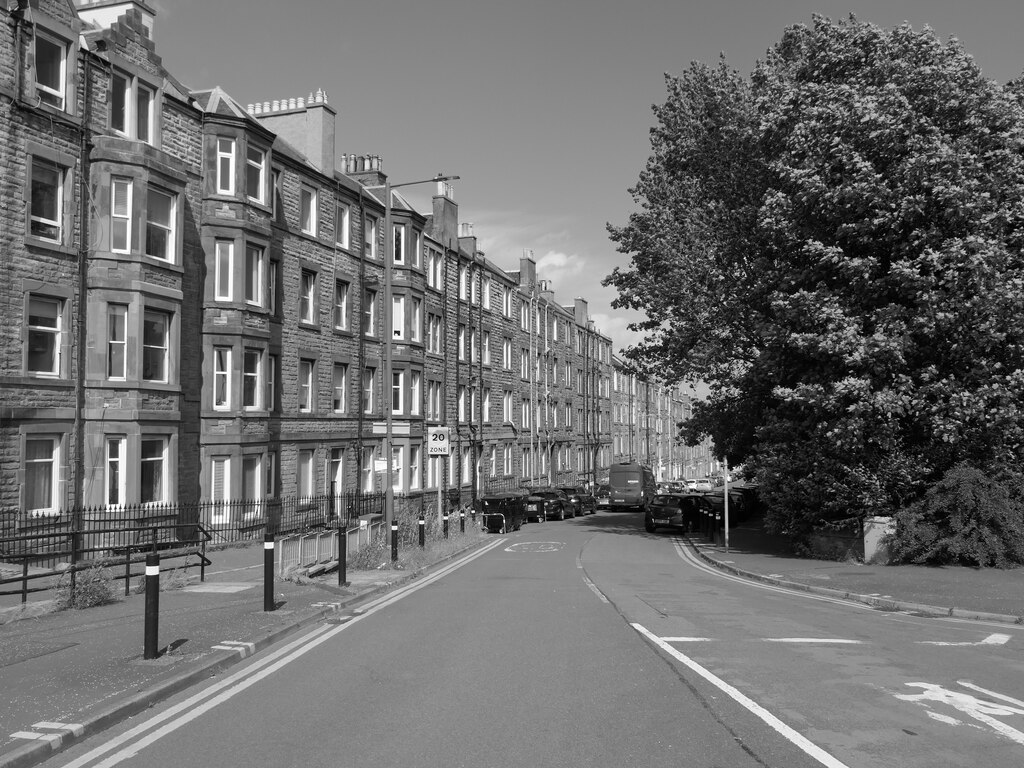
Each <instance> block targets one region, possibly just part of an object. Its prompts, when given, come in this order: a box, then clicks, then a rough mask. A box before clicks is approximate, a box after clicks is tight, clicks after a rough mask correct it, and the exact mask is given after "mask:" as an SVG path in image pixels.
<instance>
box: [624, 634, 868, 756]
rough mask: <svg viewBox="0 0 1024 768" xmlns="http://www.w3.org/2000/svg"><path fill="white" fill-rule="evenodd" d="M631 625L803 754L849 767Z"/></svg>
mask: <svg viewBox="0 0 1024 768" xmlns="http://www.w3.org/2000/svg"><path fill="white" fill-rule="evenodd" d="M631 626H632V627H633V629H635V630H636V631H637V632H639V633H640V634H641V635H642V636H643V637H646V638H647V640H648V641H649V642H650V643H652V644H653V645H656V646H657V647H658V648H660V649H661V650H662V651H664V652H665V653H667V654H668V655H670V656H671V657H672V658H674V659H675V660H676V661H678V662H680V663H681V664H683V665H685V666H686V667H688V668H689V669H691V670H692V671H694V672H696V673H697V674H698V675H700V676H701V677H703V678H704V679H705V680H707V681H708V682H709V683H711V684H712V685H714V686H715V687H716V688H718V689H719V690H720V691H722V692H723V693H725V694H726V695H727V696H729V697H730V698H731V699H733V700H734V701H736V702H737V703H738V704H740V705H741V706H742V707H744V708H745V709H747V710H748V711H749V712H751V713H752V714H754V715H756V716H757V717H758V718H760V719H761V720H762V721H764V722H765V723H766V724H767V725H768V726H769V727H770V728H772V729H773V730H774V731H776V732H777V733H778V734H780V735H781V736H783V737H785V738H786V739H788V740H789V741H790V742H792V743H793V744H794V745H795V746H796V747H798V748H799V749H801V750H802V751H803V752H804V753H806V754H807V755H809V756H810V757H813V758H814V759H815V760H817V761H818V762H819V763H821V764H822V765H824V766H826V768H849V766H848V765H846V763H843V762H841V761H840V760H838V759H836V758H835V757H833V756H832V755H830V754H829V753H828V752H826V751H825V750H823V749H822V748H821V747H819V746H818V745H817V744H815V743H814V742H812V741H810V740H809V739H808V738H806V737H805V736H803V735H801V734H800V733H799V732H797V731H796V730H794V729H793V728H791V727H790V726H788V725H786V724H785V723H784V722H782V721H781V720H780V719H779V718H777V717H776V716H775V715H773V714H772V713H771V712H769V711H768V710H766V709H765V708H764V707H762V706H761V705H760V704H758V703H757V702H755V701H754V700H753V699H751V698H749V697H748V696H746V695H745V694H743V693H741V692H740V691H739V690H737V689H736V688H734V687H733V686H731V685H729V683H727V682H725V681H724V680H722V679H721V678H720V677H718V676H717V675H715V674H714V673H712V672H711V671H709V670H707V669H705V668H704V667H702V666H701V665H700V664H698V663H697V662H696V661H694V660H693V659H691V658H690V657H689V656H686V655H685V654H683V653H680V652H679V651H677V650H676V649H675V648H673V647H672V646H671V645H669V644H668V643H666V642H665V641H664V640H662V639H661V638H659V637H657V636H656V635H655V634H654V633H652V632H650V631H649V630H648V629H646V628H645V627H643V626H642V625H640V624H635V623H634V624H632V625H631Z"/></svg>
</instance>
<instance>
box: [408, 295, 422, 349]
mask: <svg viewBox="0 0 1024 768" xmlns="http://www.w3.org/2000/svg"><path fill="white" fill-rule="evenodd" d="M411 302H412V311H411V312H410V313H409V338H410V339H411V340H412V341H422V340H423V330H422V329H423V299H418V298H416V297H415V296H414V297H412V299H411Z"/></svg>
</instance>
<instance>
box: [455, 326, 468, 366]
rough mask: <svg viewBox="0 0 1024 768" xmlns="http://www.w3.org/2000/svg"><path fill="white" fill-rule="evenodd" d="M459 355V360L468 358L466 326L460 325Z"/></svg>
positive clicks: (458, 337)
mask: <svg viewBox="0 0 1024 768" xmlns="http://www.w3.org/2000/svg"><path fill="white" fill-rule="evenodd" d="M457 339H458V347H459V348H458V356H459V360H465V359H466V326H464V325H460V326H459V332H458V336H457Z"/></svg>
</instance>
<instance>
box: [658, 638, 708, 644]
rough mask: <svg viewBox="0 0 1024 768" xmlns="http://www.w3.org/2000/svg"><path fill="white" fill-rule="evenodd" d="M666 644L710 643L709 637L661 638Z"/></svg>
mask: <svg viewBox="0 0 1024 768" xmlns="http://www.w3.org/2000/svg"><path fill="white" fill-rule="evenodd" d="M661 639H662V640H664V641H665V642H666V643H710V642H711V638H710V637H663V638H661Z"/></svg>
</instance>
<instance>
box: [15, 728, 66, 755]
mask: <svg viewBox="0 0 1024 768" xmlns="http://www.w3.org/2000/svg"><path fill="white" fill-rule="evenodd" d="M11 738H12V739H32V740H33V741H46V742H49V744H50V749H52V750H53V751H54V752H56V751H57V750H58V749H60V745H61V743H63V741H64V737H63V736H62V735H61V734H59V733H35V732H34V731H16V732H15V733H12V734H11Z"/></svg>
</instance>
